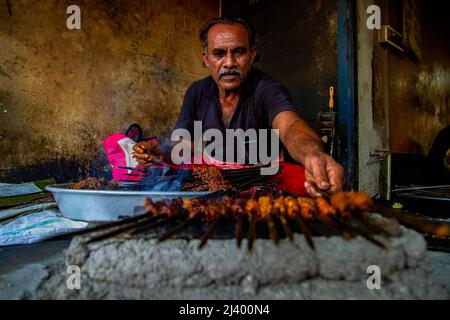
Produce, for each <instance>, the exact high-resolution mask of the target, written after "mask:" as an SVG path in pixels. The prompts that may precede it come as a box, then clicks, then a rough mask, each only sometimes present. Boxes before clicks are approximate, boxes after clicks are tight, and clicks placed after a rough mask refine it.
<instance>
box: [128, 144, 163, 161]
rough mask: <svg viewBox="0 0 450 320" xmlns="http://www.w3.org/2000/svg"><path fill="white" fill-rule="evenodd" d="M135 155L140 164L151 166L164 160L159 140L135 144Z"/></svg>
mask: <svg viewBox="0 0 450 320" xmlns="http://www.w3.org/2000/svg"><path fill="white" fill-rule="evenodd" d="M133 151H134V153H133V156H134V158H135V159H136V160H137V162H138V163H139V164H142V165H143V166H144V167H149V166H151V165H153V164H157V163H159V162H161V161H162V160H163V157H162V155H161V149H160V148H159V144H158V142H157V141H142V142H138V143H136V144H135V145H134V146H133Z"/></svg>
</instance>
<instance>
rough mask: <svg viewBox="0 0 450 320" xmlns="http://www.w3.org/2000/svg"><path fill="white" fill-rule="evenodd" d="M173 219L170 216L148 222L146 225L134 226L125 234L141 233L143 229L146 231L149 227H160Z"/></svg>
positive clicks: (173, 218)
mask: <svg viewBox="0 0 450 320" xmlns="http://www.w3.org/2000/svg"><path fill="white" fill-rule="evenodd" d="M173 220H175V217H170V218H167V219H163V220H159V221H156V222H154V223H150V224H148V225H143V226H141V227H136V228H134V229H131V230H130V231H128V232H127V234H128V235H134V234H139V233H142V232H144V231H148V230H151V229H155V228H158V227H161V226H163V225H165V224H167V223H169V222H171V221H173Z"/></svg>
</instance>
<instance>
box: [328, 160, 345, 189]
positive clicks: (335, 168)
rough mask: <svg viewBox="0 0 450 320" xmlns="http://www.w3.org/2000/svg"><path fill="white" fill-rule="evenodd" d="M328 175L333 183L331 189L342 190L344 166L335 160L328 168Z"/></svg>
mask: <svg viewBox="0 0 450 320" xmlns="http://www.w3.org/2000/svg"><path fill="white" fill-rule="evenodd" d="M328 176H329V178H330V184H331V187H330V190H331V191H332V192H337V191H341V190H342V187H343V183H344V168H343V167H342V166H341V165H340V164H338V163H337V162H334V164H333V165H331V166H330V168H329V169H328Z"/></svg>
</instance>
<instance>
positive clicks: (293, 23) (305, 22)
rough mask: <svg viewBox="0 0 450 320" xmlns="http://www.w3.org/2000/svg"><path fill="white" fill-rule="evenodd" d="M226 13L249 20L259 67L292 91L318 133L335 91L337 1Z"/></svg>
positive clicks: (227, 2) (299, 0)
mask: <svg viewBox="0 0 450 320" xmlns="http://www.w3.org/2000/svg"><path fill="white" fill-rule="evenodd" d="M223 12H224V13H231V14H239V15H242V16H244V17H246V18H248V20H249V21H250V22H251V23H252V25H253V26H254V27H255V29H256V32H257V42H256V46H257V52H258V55H259V56H260V59H259V61H258V62H257V63H256V64H255V66H256V67H257V68H260V69H261V70H263V71H265V72H267V73H268V74H269V75H270V76H272V77H273V78H274V79H276V80H278V81H280V82H282V83H283V84H284V85H285V86H286V87H287V88H288V90H289V92H290V94H291V96H292V99H293V101H294V103H295V105H296V106H298V109H299V112H300V114H301V115H302V116H303V118H305V119H306V120H307V121H309V123H310V124H311V125H313V126H314V127H315V128H316V129H317V128H318V113H319V112H320V111H326V109H327V108H328V93H329V90H328V88H329V87H330V86H336V87H337V79H338V74H337V1H330V0H314V1H313V0H258V1H239V0H224V1H223ZM336 94H337V92H336ZM336 101H337V99H336Z"/></svg>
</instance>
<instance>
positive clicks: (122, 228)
mask: <svg viewBox="0 0 450 320" xmlns="http://www.w3.org/2000/svg"><path fill="white" fill-rule="evenodd" d="M147 217H148V218H146V219H144V220H142V221H138V222H136V223H131V224H126V225H124V226H120V227H119V228H117V229H113V230H111V231H109V232H106V233H103V234H101V235H98V236H95V237H93V238H91V239H89V240H88V241H87V243H92V242H97V241H100V240H103V239H106V238H110V237H112V236H115V235H118V234H121V233H123V232H125V231H128V230H131V229H133V228H135V227H139V226H142V225H146V224H149V223H152V222H154V221H156V220H158V219H160V218H161V217H163V215H161V216H155V217H152V216H150V215H147Z"/></svg>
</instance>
